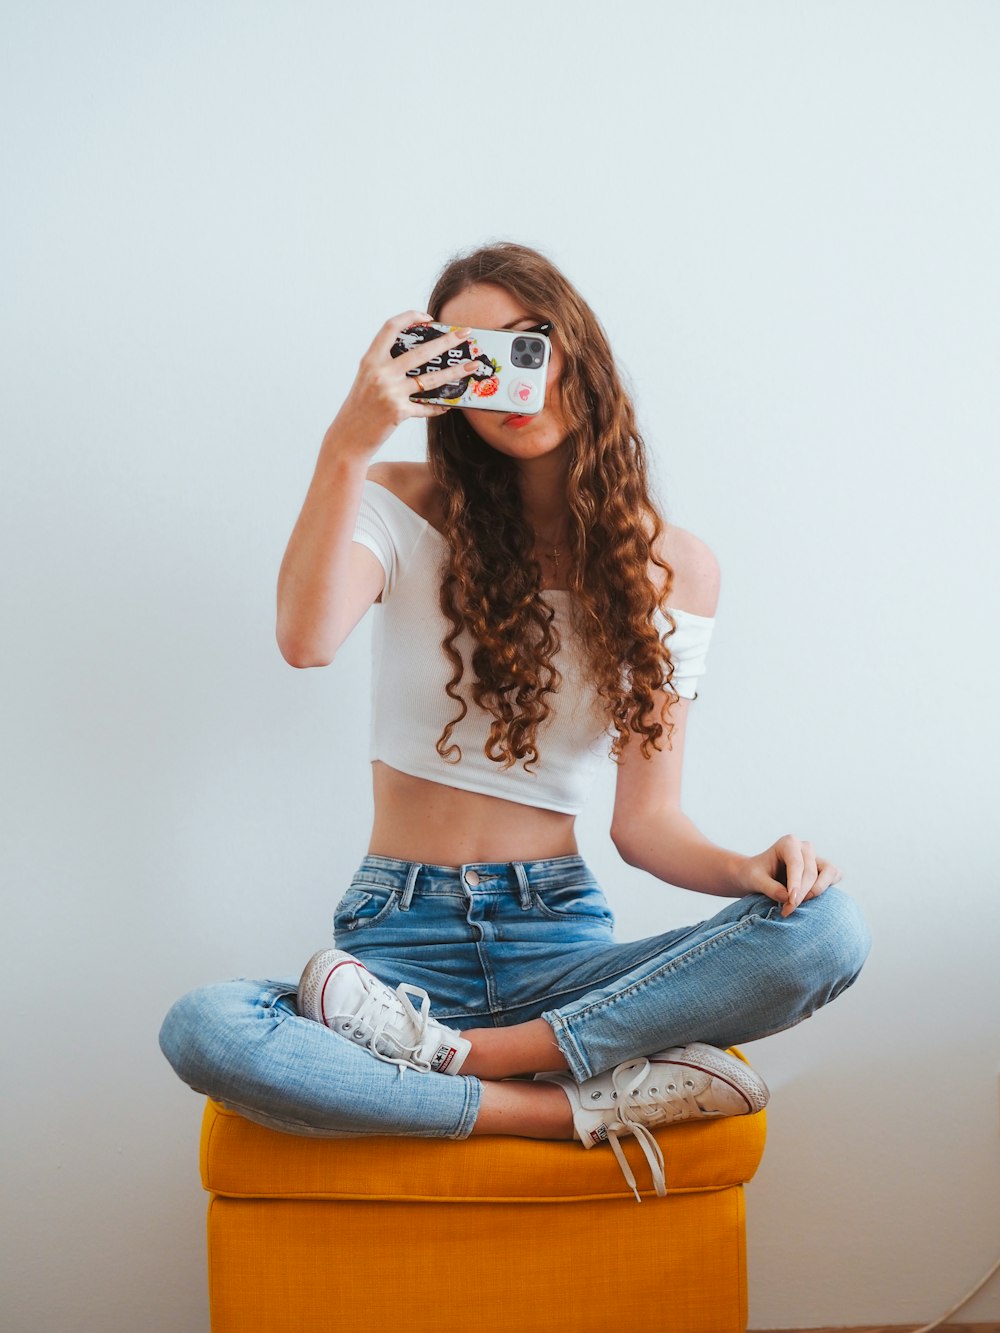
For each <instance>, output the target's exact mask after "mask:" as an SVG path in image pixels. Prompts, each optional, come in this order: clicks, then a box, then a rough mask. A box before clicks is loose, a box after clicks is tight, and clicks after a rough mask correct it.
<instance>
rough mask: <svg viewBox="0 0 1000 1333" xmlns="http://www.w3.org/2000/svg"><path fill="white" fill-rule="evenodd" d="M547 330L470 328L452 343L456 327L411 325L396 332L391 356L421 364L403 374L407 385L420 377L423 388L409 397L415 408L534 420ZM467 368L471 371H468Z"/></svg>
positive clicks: (547, 350) (541, 396) (541, 399)
mask: <svg viewBox="0 0 1000 1333" xmlns="http://www.w3.org/2000/svg"><path fill="white" fill-rule="evenodd" d="M551 327H552V326H551V325H550V324H543V325H540V326H539V327H538V328H537V329H519V330H516V331H513V330H511V329H475V328H474V329H469V330H468V334H467V336H465V337H461V336H460V337H459V338H458V339H457V340H456V333H458V334H461V332H462V331H461V330H459V329H458V327H457V326H456V325H453V324H439V323H436V322H431V323H422V324H411V325H410V326H409V327H407V328H405V329H402V330H401V331H400V332H399V334H398V336H397V337H396V340H395V342H394V343H393V345H392V347H391V348H390V351H391V352H392V355H393V356H394V357H406V358H407V360H408V361H409V360H410V359H411V358H415V357H419V360H420V364H416V365H413V366H412V367H410V368H408V369H407V371H406V374H407V376H408V377H410V378H411V379H415V378H417V377H418V376H419V379H420V384H421V386H422V387H421V388H419V389H418V390H417V391H416V392H415V393H413V394H411V395H410V397H411V398H412V400H413V401H414V402H420V403H433V404H438V405H440V406H443V407H471V408H481V409H483V410H484V411H488V412H504V413H508V414H509V413H511V412H517V413H518V414H519V415H522V416H534V415H535V414H536V413H537V412H540V411H541V410H542V408H543V407H544V405H545V380H546V373H547V370H548V364H549V357H550V355H551V351H552V345H551V343H550V342H549V339H548V337H547V336H546V331H547V330H550V329H551ZM435 347H437V349H438V350H436V351H435V350H434V349H435ZM470 363H474V365H475V368H474V369H473V370H471V371H469V370H468V369H467V366H468V365H469V364H470Z"/></svg>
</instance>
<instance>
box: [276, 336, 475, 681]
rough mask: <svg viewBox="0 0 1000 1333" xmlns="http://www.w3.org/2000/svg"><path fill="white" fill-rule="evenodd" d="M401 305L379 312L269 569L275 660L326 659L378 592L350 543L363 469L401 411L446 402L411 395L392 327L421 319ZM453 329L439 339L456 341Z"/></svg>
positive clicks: (416, 352) (447, 373)
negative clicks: (277, 561) (273, 582)
mask: <svg viewBox="0 0 1000 1333" xmlns="http://www.w3.org/2000/svg"><path fill="white" fill-rule="evenodd" d="M429 319H430V315H428V314H427V313H426V312H422V311H418V310H408V311H405V312H404V313H403V314H401V315H396V316H394V317H393V318H391V319H387V320H386V322H385V323H384V324H383V325H382V328H381V329H380V330H379V332H378V334H377V335H376V337H375V340H374V341H373V343H372V345H371V347H369V349H368V351H367V352H366V353H365V355H364V356H363V357H362V358H361V364H360V366H359V368H358V373H357V377H356V379H355V381H354V384H353V386H352V388H351V391H350V393H349V394H348V396H347V398H346V399H345V401H344V404H343V406H342V407H341V409H340V411H339V412H338V413H337V416H336V417H335V418H334V420H333V423H332V424H331V426H330V428H329V430H328V431H327V432H326V435H325V436H324V439H323V444H322V446H321V448H320V452H319V458H318V459H317V462H316V469H315V471H314V473H313V478H312V481H311V483H310V485H309V490H308V491H307V493H306V498H305V502H304V503H303V505H302V510H301V512H300V514H299V517H298V520H297V522H296V524H295V527H294V528H293V529H292V535H291V537H290V539H289V542H288V547H287V549H286V551H285V555H284V559H283V560H282V562H281V569H280V571H279V574H278V590H277V601H278V616H277V630H276V635H277V640H278V647H279V648H280V650H281V655H282V657H284V659H285V661H286V662H288V663H290V664H291V665H292V666H296V667H310V666H327V665H328V664H329V663H330V662H332V661H333V659H334V657H335V655H336V653H337V651H338V649H339V648H340V646H341V644H342V643H343V642H344V640H345V639H346V638H347V637H348V635H349V634H350V633H351V631H352V630H353V629H354V627H355V625H357V623H358V622H359V621H360V620H361V618H362V616H363V615H364V613H365V612H366V611H367V610H368V608H369V607H370V606H371V604H372V602H374V601H375V600H376V598H377V597H378V596H379V594H380V593H381V591H382V587H383V584H384V581H385V575H384V573H383V571H382V566H381V565H380V564H379V562H378V560H377V559H376V558H375V556H374V555H373V554H372V552H371V551H369V550H368V549H367V548H366V547H363V546H361V545H360V544H356V543H355V542H354V541H353V535H354V526H355V523H356V521H357V517H358V510H359V509H360V507H361V493H362V489H363V487H364V483H365V478H366V476H367V472H368V466H369V464H370V463H371V461H372V459H373V458H374V456H375V454H376V453H377V452H378V450H379V449H380V448H381V447H382V445H383V444H384V443H385V441H386V440H387V439H388V438H389V436H390V435H391V434H392V432H393V431H394V430H395V428H396V426H397V425H399V423H400V422H401V421H403V420H405V419H406V418H407V417H412V416H424V417H430V416H439V415H440V414H441V413H442V412H444V411H448V410H449V409H447V408H443V407H432V406H429V405H427V404H425V403H419V402H414V401H413V400H412V399H411V398H410V396H409V395H410V393H411V391H412V390H413V383H412V381H411V380H410V379H408V378H407V376H406V372H407V371H408V370H411V369H414V368H415V367H417V366H420V365H423V364H425V362H426V358H427V352H426V350H422V349H421V348H420V347H414V348H412V349H411V350H410V351H409V352H404V353H403V355H402V356H399V357H396V358H393V357H392V356H391V355H390V351H389V349H390V347H391V346H392V343H393V341H394V340H395V338H396V335H397V334H398V333H399V332H400V330H402V329H404V328H406V327H407V325H410V324H416V323H420V322H422V321H425V320H429ZM461 341H462V337H461V333H460V332H455V333H452V334H447V335H445V336H444V337H442V338H441V339H440V340H439V345H440V347H441V349H442V350H443V349H444V348H446V347H449V346H450V347H454V346H457V345H458V343H460V342H461ZM449 377H450V378H451V379H454V377H455V369H454V367H453V366H452V367H450V368H447V369H444V370H440V371H435V372H433V373H429V374H426V375H422V376H421V383H422V385H423V386H424V388H427V389H430V388H436V387H437V386H438V385H440V384H445V383H447V382H448V380H449Z"/></svg>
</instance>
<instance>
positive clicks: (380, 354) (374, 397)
mask: <svg viewBox="0 0 1000 1333" xmlns="http://www.w3.org/2000/svg"><path fill="white" fill-rule="evenodd" d="M431 322H432V317H431V316H430V315H429V314H428V313H427V311H426V310H405V311H403V313H402V314H400V315H393V316H392V317H391V318H390V319H387V320H386V321H385V323H384V324H383V325H382V327H381V328H380V329H379V331H378V333H377V334H376V335H375V338H374V340H373V342H372V345H371V346H370V347H369V348H368V351H367V352H365V354H364V356H363V357H362V358H361V363H360V365H359V366H358V373H357V375H356V376H355V379H354V383H353V384H352V386H351V390H350V392H349V393H348V395H347V397H346V399H345V400H344V404H343V406H342V407H341V409H340V411H339V412H338V413H337V417H336V421H335V423H334V424H335V425H336V427H337V430H338V433H340V432H341V431H343V433H344V435H345V438H349V439H350V440H351V441H352V442H353V443H354V444H355V446H357V445H360V444H361V443H362V442H364V444H366V445H367V446H368V448H369V449H370V451H371V452H372V453H374V451H375V450H376V449H377V448H379V446H380V445H382V444H383V443H384V442H385V441H386V440H387V439H388V438H389V436H390V435H391V434H392V432H393V431H394V430H395V429H396V427H397V426H398V425H399V423H400V422H401V421H405V420H406V419H407V417H439V416H440V415H441V414H442V413H443V412H448V411H450V409H449V408H447V407H444V406H440V405H437V404H431V403H423V402H415V401H414V400H413V399H412V398H411V397H410V394H412V393H419V389H418V388H417V387H416V385H415V383H414V379H413V377H412V376H411V375H407V373H406V372H407V371H408V370H415V369H416V368H417V367H418V366H422V365H425V364H426V362H427V360H428V357H430V356H436V355H437V354H438V353H439V352H444V351H446V350H447V349H448V348H449V347H457V346H458V345H459V344H460V343H462V342H463V341H464V340H465V339H466V338H467V337H468V336H469V330H468V329H459V330H453V331H452V332H451V333H446V334H443V335H442V336H441V337H440V338H435V339H434V340H433V341H432V342H431V343H421V344H420V345H419V346H418V347H411V348H410V350H409V351H408V352H403V353H402V354H401V355H400V356H395V357H394V356H393V355H392V352H391V350H390V349H391V348H392V345H393V343H394V342H395V341H396V338H397V337H398V336H399V334H400V333H401V332H402V331H403V329H406V328H409V327H410V325H411V324H427V323H431ZM469 365H470V369H472V370H474V369H475V363H474V362H471V363H469ZM455 378H456V367H455V366H453V365H452V366H449V367H446V368H445V369H442V370H434V371H428V373H427V374H425V375H421V376H420V383H421V384H422V385H423V387H424V388H425V389H436V388H439V387H440V386H441V385H443V384H449V383H454V381H455ZM331 429H332V427H331Z"/></svg>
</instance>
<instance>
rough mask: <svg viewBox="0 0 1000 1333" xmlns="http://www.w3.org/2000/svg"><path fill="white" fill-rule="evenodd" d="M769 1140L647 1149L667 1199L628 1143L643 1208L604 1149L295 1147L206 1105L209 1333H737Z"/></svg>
mask: <svg viewBox="0 0 1000 1333" xmlns="http://www.w3.org/2000/svg"><path fill="white" fill-rule="evenodd" d="M733 1054H739V1052H737V1051H734V1052H733ZM764 1132H765V1113H764V1112H763V1111H761V1112H759V1113H758V1114H757V1115H752V1116H736V1117H726V1118H722V1119H718V1120H710V1121H703V1122H700V1123H694V1122H691V1123H683V1124H678V1125H675V1126H673V1127H671V1128H666V1129H661V1130H658V1131H656V1138H657V1141H658V1142H659V1145H660V1147H661V1149H662V1151H663V1156H664V1159H665V1162H666V1180H667V1189H668V1193H667V1196H666V1197H665V1198H659V1197H657V1195H656V1193H655V1191H654V1190H653V1187H652V1182H651V1180H650V1176H649V1168H648V1165H647V1163H646V1160H645V1158H644V1156H643V1155H642V1151H641V1149H640V1147H639V1145H638V1143H637V1142H636V1141H635V1139H634V1138H632V1136H631V1135H628V1136H623V1137H622V1140H621V1142H622V1147H623V1148H624V1149H625V1153H626V1156H627V1158H628V1161H629V1164H630V1165H631V1167H632V1170H633V1171H634V1173H635V1177H636V1180H637V1182H638V1185H639V1189H640V1191H641V1192H642V1195H643V1202H642V1203H641V1204H639V1203H637V1202H636V1199H635V1196H634V1195H633V1193H632V1191H631V1189H630V1188H629V1186H628V1185H627V1184H626V1182H625V1179H624V1177H623V1176H622V1174H621V1171H620V1169H619V1166H618V1163H617V1162H616V1160H615V1157H614V1154H613V1153H612V1151H611V1149H610V1147H609V1146H602V1147H597V1148H593V1149H591V1150H589V1151H587V1150H585V1149H584V1148H583V1146H582V1145H581V1144H579V1143H568V1142H567V1143H557V1142H549V1141H546V1140H538V1139H520V1138H510V1137H501V1136H490V1137H485V1136H484V1137H476V1138H470V1139H462V1140H455V1139H428V1138H402V1137H398V1136H391V1137H389V1136H371V1137H362V1138H350V1139H328V1138H312V1137H302V1136H299V1135H294V1134H282V1133H279V1132H278V1131H276V1130H271V1129H265V1128H264V1127H263V1126H261V1125H257V1124H255V1123H253V1122H252V1121H250V1120H246V1119H244V1118H243V1117H242V1116H240V1115H237V1114H235V1113H234V1112H231V1111H227V1110H224V1109H223V1108H222V1107H221V1106H218V1105H217V1104H216V1103H215V1102H212V1101H209V1102H208V1104H207V1106H206V1108H205V1118H204V1123H203V1129H202V1142H201V1173H202V1183H203V1185H204V1187H205V1189H206V1190H208V1191H209V1192H210V1194H211V1198H210V1200H209V1205H208V1269H209V1299H210V1303H211V1312H212V1331H213V1333H264V1331H265V1330H267V1329H272V1328H287V1329H308V1330H309V1333H327V1331H329V1333H334V1331H336V1333H341V1330H343V1331H344V1333H347V1331H348V1330H350V1331H351V1333H354V1331H355V1330H357V1333H453V1331H454V1333H458V1330H462V1333H468V1330H469V1329H470V1328H471V1329H474V1330H475V1331H476V1333H501V1330H502V1331H503V1333H535V1331H536V1330H537V1333H542V1330H544V1331H545V1333H551V1330H552V1329H553V1328H559V1327H570V1328H573V1327H577V1328H606V1327H611V1328H614V1327H618V1326H622V1327H626V1328H631V1327H635V1328H642V1329H646V1328H649V1329H656V1330H670V1333H730V1331H731V1333H742V1330H744V1329H745V1328H746V1319H747V1295H746V1249H745V1233H744V1220H743V1184H744V1182H745V1181H747V1180H749V1179H750V1178H751V1177H752V1176H753V1174H754V1172H755V1171H756V1169H757V1166H758V1164H759V1162H760V1159H761V1155H762V1153H763V1150H764Z"/></svg>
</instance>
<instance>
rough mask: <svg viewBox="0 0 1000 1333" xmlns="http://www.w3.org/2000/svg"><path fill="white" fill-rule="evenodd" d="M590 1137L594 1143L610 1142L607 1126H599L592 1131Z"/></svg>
mask: <svg viewBox="0 0 1000 1333" xmlns="http://www.w3.org/2000/svg"><path fill="white" fill-rule="evenodd" d="M590 1137H591V1139H592V1140H593V1141H594V1143H607V1141H608V1127H607V1125H605V1124H600V1125H597V1126H596V1127H595V1128H594V1129H592V1130H591V1131H590Z"/></svg>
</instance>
